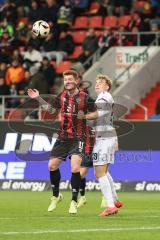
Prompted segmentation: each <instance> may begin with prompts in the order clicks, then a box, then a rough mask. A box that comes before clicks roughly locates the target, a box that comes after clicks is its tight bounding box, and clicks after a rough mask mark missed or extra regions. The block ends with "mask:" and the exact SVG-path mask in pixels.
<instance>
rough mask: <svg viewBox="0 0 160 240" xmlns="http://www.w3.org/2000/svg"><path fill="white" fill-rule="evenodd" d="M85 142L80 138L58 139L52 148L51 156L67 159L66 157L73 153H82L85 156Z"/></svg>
mask: <svg viewBox="0 0 160 240" xmlns="http://www.w3.org/2000/svg"><path fill="white" fill-rule="evenodd" d="M83 147H84V143H83V142H82V141H81V140H78V139H67V140H61V139H59V138H58V139H57V140H56V142H55V144H54V146H53V148H52V150H51V156H50V158H59V159H62V160H65V159H66V157H67V156H68V155H69V156H72V155H80V156H81V157H83V152H84V151H83Z"/></svg>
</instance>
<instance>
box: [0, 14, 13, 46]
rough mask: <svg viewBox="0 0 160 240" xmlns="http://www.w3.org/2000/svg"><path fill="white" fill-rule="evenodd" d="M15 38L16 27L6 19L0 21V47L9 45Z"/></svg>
mask: <svg viewBox="0 0 160 240" xmlns="http://www.w3.org/2000/svg"><path fill="white" fill-rule="evenodd" d="M13 40H14V29H13V27H12V25H11V24H9V23H8V22H7V20H6V19H4V20H3V22H0V47H8V46H10V45H11V43H12V41H13Z"/></svg>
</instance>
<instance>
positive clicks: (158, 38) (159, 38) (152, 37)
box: [146, 24, 160, 46]
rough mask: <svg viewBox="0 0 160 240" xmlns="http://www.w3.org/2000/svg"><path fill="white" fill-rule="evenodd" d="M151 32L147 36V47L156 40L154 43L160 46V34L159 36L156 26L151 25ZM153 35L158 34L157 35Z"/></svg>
mask: <svg viewBox="0 0 160 240" xmlns="http://www.w3.org/2000/svg"><path fill="white" fill-rule="evenodd" d="M150 32H153V34H150V35H149V36H147V39H146V41H147V45H148V44H151V43H152V42H153V41H154V40H156V42H157V43H158V46H159V45H160V34H159V28H158V26H157V24H155V25H152V26H151V31H150ZM155 33H158V34H157V35H156V34H155Z"/></svg>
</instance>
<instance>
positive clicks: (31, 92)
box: [27, 88, 56, 114]
mask: <svg viewBox="0 0 160 240" xmlns="http://www.w3.org/2000/svg"><path fill="white" fill-rule="evenodd" d="M27 93H28V96H29V97H30V98H32V99H35V100H37V101H38V102H39V104H40V106H41V107H42V108H43V109H44V110H46V111H48V112H49V113H52V114H53V113H55V111H56V110H55V109H54V108H53V107H52V106H51V104H49V103H47V102H46V101H45V100H44V99H43V98H41V97H40V95H39V91H38V90H37V89H31V88H29V89H28V90H27Z"/></svg>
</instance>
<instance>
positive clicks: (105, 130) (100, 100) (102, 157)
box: [93, 92, 118, 166]
mask: <svg viewBox="0 0 160 240" xmlns="http://www.w3.org/2000/svg"><path fill="white" fill-rule="evenodd" d="M95 103H96V105H97V111H98V116H99V117H98V119H96V121H95V125H94V126H95V132H96V142H95V145H94V149H93V165H94V166H100V165H105V164H108V163H114V154H115V151H116V150H117V149H118V139H117V134H116V131H115V129H114V127H113V117H114V116H113V105H114V100H113V98H112V96H111V94H110V93H109V92H102V93H100V94H99V96H98V97H97V99H96V102H95Z"/></svg>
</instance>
